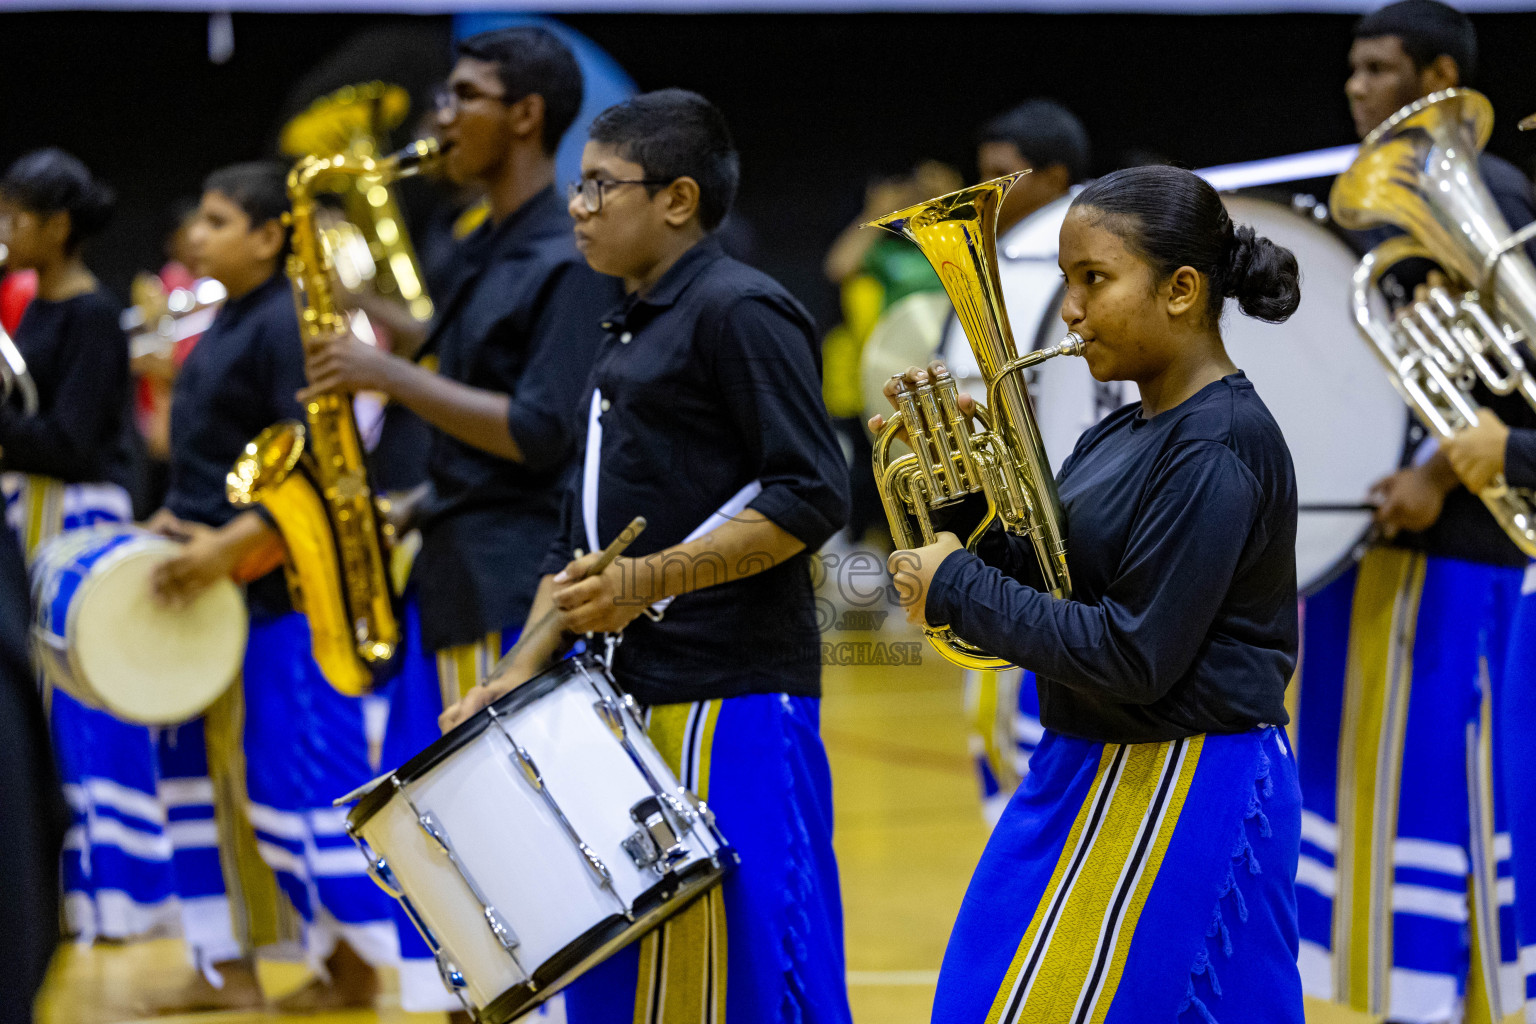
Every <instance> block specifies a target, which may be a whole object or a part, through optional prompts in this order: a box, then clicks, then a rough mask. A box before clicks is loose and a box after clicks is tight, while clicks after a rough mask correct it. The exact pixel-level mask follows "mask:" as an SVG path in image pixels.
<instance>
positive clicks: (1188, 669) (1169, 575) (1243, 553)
mask: <svg viewBox="0 0 1536 1024" xmlns="http://www.w3.org/2000/svg"><path fill="white" fill-rule="evenodd" d="M1060 490H1061V503H1062V508H1063V510H1064V511H1065V512H1066V517H1067V565H1068V568H1069V569H1070V570H1071V573H1072V588H1073V589H1072V598H1071V600H1065V601H1063V600H1057V599H1056V598H1053V597H1051V596H1050V595H1049V594H1046V593H1042V592H1041V591H1040V589H1038V586H1039V570H1038V568H1037V562H1036V559H1035V555H1034V551H1033V549H1032V548H1031V547H1030V545H1029V543H1028V542H1027V541H1024V540H1021V539H1020V538H1018V537H1012V536H1010V535H1007V534H1003V533H1002V532H1001V531H998V530H995V529H994V530H993V531H992V532H991V533H989V534H988V535H987V536H986V537H985V538H984V539H983V544H982V545H981V546H980V548H979V553H980V555H981V557H980V558H978V557H977V556H976V555H973V554H971V553H969V552H965V551H959V552H955V553H954V554H952V555H950V556H949V557H947V558H946V559H944V562H943V563H942V564H941V565H940V566H939V569H938V572H936V573H935V574H934V577H933V583H932V585H931V586H930V587H929V590H928V604H927V607H926V609H925V610H926V612H927V616H928V620H929V621H930V622H933V623H948V624H950V625H952V626H954V628H955V630H956V631H957V632H958V633H959V634H960V635H961V636H963V637H965V638H966V639H967V640H969V641H970V642H972V643H975V644H978V645H980V646H981V647H983V648H984V649H986V650H990V651H992V652H994V653H996V654H997V655H999V656H1000V657H1004V658H1007V659H1008V660H1009V661H1012V662H1013V663H1014V664H1016V665H1021V666H1023V667H1024V668H1028V669H1032V670H1033V671H1034V672H1035V673H1036V677H1037V680H1036V683H1037V688H1038V689H1039V692H1040V720H1041V722H1043V723H1044V724H1045V725H1046V727H1047V728H1050V729H1053V730H1055V731H1057V732H1060V733H1064V734H1066V735H1068V736H1077V737H1081V738H1083V739H1089V740H1096V741H1099V742H1104V743H1157V742H1162V741H1164V740H1170V739H1177V738H1178V737H1181V736H1193V735H1196V734H1198V733H1206V732H1212V733H1234V732H1243V731H1245V730H1247V729H1251V728H1253V727H1254V726H1256V725H1258V724H1260V723H1264V722H1268V723H1271V724H1274V725H1279V724H1283V723H1284V722H1285V721H1286V711H1285V686H1286V682H1287V681H1288V680H1289V679H1290V676H1291V672H1292V670H1293V669H1294V668H1295V667H1296V649H1297V632H1298V626H1297V612H1296V478H1295V473H1294V471H1293V469H1292V466H1291V456H1290V452H1289V451H1288V450H1287V448H1286V444H1285V437H1284V436H1283V435H1282V434H1281V433H1280V428H1279V426H1278V425H1277V424H1276V423H1275V420H1274V418H1273V417H1272V416H1271V415H1270V413H1269V410H1268V409H1267V408H1266V407H1265V405H1264V403H1263V402H1262V401H1260V399H1259V396H1258V394H1257V393H1256V392H1255V391H1254V389H1253V385H1252V384H1250V383H1249V382H1248V379H1247V378H1246V377H1245V376H1243V374H1242V373H1240V372H1239V373H1234V374H1232V375H1231V376H1228V377H1224V378H1222V379H1221V380H1218V381H1213V382H1212V383H1210V384H1207V385H1206V386H1205V387H1204V388H1202V389H1201V390H1200V391H1199V392H1197V393H1196V394H1195V395H1193V396H1192V397H1190V398H1188V399H1186V400H1185V401H1184V402H1182V403H1181V404H1179V405H1178V406H1176V407H1175V408H1172V409H1169V410H1167V411H1166V412H1163V413H1161V414H1159V415H1157V416H1154V417H1153V418H1151V419H1146V418H1145V417H1143V416H1142V415H1141V406H1140V403H1135V404H1131V405H1127V406H1123V407H1122V408H1120V409H1118V410H1116V411H1115V412H1112V413H1110V414H1109V415H1108V416H1106V417H1105V418H1104V419H1103V420H1101V421H1100V422H1099V423H1098V424H1097V425H1095V426H1093V427H1090V428H1089V429H1088V431H1087V432H1086V433H1084V434H1083V436H1082V437H1081V438H1080V439H1079V440H1078V442H1077V447H1076V448H1074V449H1073V451H1072V454H1071V456H1070V457H1068V459H1067V460H1066V462H1064V463H1062V467H1061V476H1060ZM1014 577H1016V578H1014Z"/></svg>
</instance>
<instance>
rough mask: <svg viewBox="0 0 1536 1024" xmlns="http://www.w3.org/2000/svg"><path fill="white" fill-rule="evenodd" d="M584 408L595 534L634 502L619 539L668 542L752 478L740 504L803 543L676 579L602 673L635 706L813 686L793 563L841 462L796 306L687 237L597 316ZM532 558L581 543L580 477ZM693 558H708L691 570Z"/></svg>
mask: <svg viewBox="0 0 1536 1024" xmlns="http://www.w3.org/2000/svg"><path fill="white" fill-rule="evenodd" d="M603 325H604V329H605V331H606V334H605V336H604V338H603V341H602V345H601V347H600V348H599V350H598V355H597V363H596V365H595V366H594V367H593V371H592V379H591V385H592V386H591V388H588V389H587V391H586V395H587V399H588V400H587V401H586V402H583V403H582V407H583V409H584V410H590V409H591V398H592V394H593V391H592V389H593V388H595V389H596V390H597V391H598V392H600V395H601V397H600V399H599V403H600V404H599V407H598V411H599V413H600V416H599V423H600V426H601V430H602V437H601V444H600V445H599V446H598V454H599V458H598V465H597V473H596V486H597V495H596V527H597V531H596V532H597V538H596V539H597V542H598V543H599V544H603V545H606V544H608V543H609V542H610V541H612V540H613V538H614V537H615V536H617V535H618V533H619V531H620V530H622V529H623V528H624V526H625V525H627V524H628V523H629V521H630V520H631V519H632V518H633V517H634V516H637V515H643V516H645V517H646V520H647V522H648V526H647V528H646V530H645V532H644V533H643V534H641V536H640V538H639V539H638V540H637V541H636V542H635V543H634V545H633V546H632V547H631V548H630V549H629V551H628V552H627V553H628V554H629V555H631V556H641V557H643V556H645V555H648V554H651V553H654V552H657V551H660V550H662V549H663V548H667V547H671V546H673V545H675V544H678V543H681V542H682V541H683V540H684V539H685V538H687V537H688V535H689V534H690V533H692V532H693V531H694V530H695V529H696V528H698V527H699V526H700V525H701V524H703V523H704V522H705V520H707V519H708V518H709V516H710V515H711V513H714V512H716V511H717V510H719V509H720V508H722V507H723V506H724V505H725V504H726V503H727V502H728V501H729V500H730V499H731V498H732V497H733V496H735V495H737V494H738V493H739V492H741V491H742V489H743V488H744V487H746V486H748V485H749V484H751V483H752V482H754V481H757V482H758V483H760V485H761V488H762V490H761V491H760V492H759V493H758V494H757V495H756V496H755V497H753V498H752V499H751V500H750V502H748V503H747V505H746V507H747V508H751V509H755V510H756V511H758V512H761V513H762V514H763V515H764V516H766V517H767V518H768V519H770V520H772V521H773V522H774V523H775V524H777V525H778V526H780V527H782V528H783V529H784V530H786V531H787V532H789V533H790V534H793V535H794V536H795V537H796V538H797V539H799V540H800V541H802V542H803V543H804V544H805V549H806V550H805V552H804V553H802V554H799V555H797V556H795V557H794V558H791V559H789V560H787V561H785V562H782V563H780V564H779V565H777V566H774V567H773V568H771V569H768V570H766V571H764V572H760V573H757V574H756V575H752V576H748V577H745V578H742V579H738V580H735V581H733V582H731V583H726V584H721V585H719V586H712V587H706V588H704V589H701V590H696V591H694V592H693V593H689V594H684V595H683V596H681V597H679V598H677V600H675V601H673V602H672V603H671V604H670V606H668V607H667V608H666V610H665V613H664V616H663V617H662V619H661V621H659V622H657V621H652V620H651V619H650V618H648V617H646V616H641V617H640V618H638V619H636V620H635V621H634V622H633V623H632V624H631V625H630V626H629V627H628V628H627V629H626V630H625V632H624V639H623V643H622V644H621V645H620V646H619V647H618V650H617V652H616V655H615V660H614V665H613V668H614V672H615V674H616V676H617V678H618V680H619V682H620V683H622V684H623V685H624V686H625V687H626V688H627V689H628V690H629V692H630V693H632V694H634V696H635V698H636V699H637V700H640V701H642V702H645V703H648V704H662V703H675V702H681V701H694V700H706V699H713V698H717V697H729V696H736V695H739V694H746V693H791V694H797V695H818V694H819V693H820V692H821V666H820V657H819V646H818V633H817V623H816V613H815V606H814V602H813V594H812V588H811V578H810V571H809V560H810V557H811V553H813V552H815V551H816V549H817V548H819V547H820V546H821V545H822V543H823V542H825V541H826V540H827V538H829V537H830V536H831V535H832V534H833V533H834V532H836V531H837V530H838V529H839V528H840V527H841V526H842V525H843V523H844V522H845V521H846V519H847V516H848V469H847V465H846V463H845V462H844V461H843V456H842V453H841V451H840V450H839V448H838V445H837V442H836V440H835V439H834V436H833V432H832V427H831V424H830V423H829V422H828V420H827V414H826V411H825V409H824V408H823V406H822V401H821V380H820V378H821V368H820V363H819V356H818V350H817V345H816V332H815V328H814V326H813V325H812V322H811V318H810V315H809V314H808V313H806V311H805V310H804V308H802V307H801V305H800V304H799V303H798V302H796V301H795V300H794V299H793V298H792V297H791V296H790V295H789V293H788V292H786V291H785V290H784V288H783V287H781V286H780V285H779V284H778V283H777V282H776V281H774V280H773V279H771V278H769V277H767V276H766V275H764V274H762V273H760V272H758V271H756V270H753V269H752V268H750V267H748V266H746V265H744V264H742V263H738V262H737V261H736V260H733V259H731V258H730V257H728V256H726V255H725V254H724V253H723V252H722V251H721V249H720V247H719V245H718V244H717V243H716V242H714V241H713V240H706V241H705V242H703V243H701V244H699V245H697V246H695V247H694V248H692V249H690V250H689V251H688V252H687V253H685V254H684V255H683V257H682V258H681V259H679V260H678V261H677V263H676V264H675V265H674V266H673V267H672V268H671V269H670V270H668V271H667V273H666V274H665V275H664V276H663V277H662V279H661V280H660V281H659V282H657V284H656V286H655V287H654V288H653V289H651V291H650V293H649V294H648V295H646V296H644V297H638V296H631V297H630V298H629V300H628V301H626V302H625V303H624V304H623V305H622V306H621V307H620V308H619V309H617V310H616V311H614V312H613V313H612V314H610V315H609V316H608V317H607V318H606V320H604V324H603ZM587 455H588V453H585V452H584V453H583V458H582V459H581V460H578V467H577V472H576V474H575V475H574V476H573V481H572V486H571V488H570V489H568V490H567V492H566V501H565V513H564V515H565V524H564V527H563V529H562V533H561V536H560V537H559V539H558V541H557V543H556V544H555V546H554V547H553V549H552V550H551V552H550V557H549V558H548V559H546V560H545V563H544V571H545V572H557V571H558V570H559V569H560V568H561V567H562V566H563V565H564V564H565V562H566V561H567V560H568V559H569V558H570V557H571V553H572V551H573V549H575V548H578V547H579V548H583V549H589V548H590V546H591V545H590V542H589V540H588V538H587V536H586V527H585V523H584V516H583V505H582V491H583V480H582V476H583V475H584V470H585V468H586V461H587ZM706 571H707V570H706Z"/></svg>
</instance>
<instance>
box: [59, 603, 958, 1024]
mask: <svg viewBox="0 0 1536 1024" xmlns="http://www.w3.org/2000/svg"><path fill="white" fill-rule="evenodd" d="M898 617H899V613H896V614H893V615H892V616H891V617H890V618H888V619H887V620H886V621H885V622H884V624H883V628H882V629H881V630H880V631H879V632H878V633H864V634H850V635H847V636H845V637H841V638H840V637H838V636H829V637H828V638H827V639H829V640H838V639H847V640H851V641H873V640H877V641H881V642H890V641H893V640H910V639H913V638H914V637H913V636H904V635H903V634H902V627H901V626H899V625H898V624H897V623H896V622H894V621H892V620H894V619H896V618H898ZM922 659H923V660H922V664H921V665H920V666H900V667H841V666H828V668H827V669H826V673H825V693H826V697H825V701H824V702H823V720H822V734H823V736H824V737H825V740H826V745H827V751H828V753H829V755H830V757H831V760H832V778H833V785H834V789H835V800H836V812H837V837H836V841H837V853H838V861H839V864H840V866H841V871H842V885H843V904H844V907H845V913H846V920H845V923H846V934H847V949H848V968H849V970H848V983H849V990H848V991H849V997H850V999H851V1001H852V1004H853V1016H854V1020H855V1022H856V1024H923V1022H926V1021H927V1020H928V1012H929V1008H930V1005H931V1003H932V1000H933V991H934V979H935V977H936V975H937V972H938V967H939V961H940V959H941V957H942V956H943V952H944V942H945V939H946V938H947V937H948V935H949V929H950V925H951V924H952V923H953V921H954V916H955V912H956V910H957V908H958V907H959V905H960V898H961V896H962V894H963V893H964V891H965V884H966V881H967V880H968V879H969V878H970V874H971V870H972V868H974V867H975V864H976V860H977V858H978V857H979V856H980V855H981V848H982V844H983V843H984V842H985V840H986V829H985V828H984V826H983V825H982V822H981V814H980V807H979V802H978V799H977V794H976V785H975V781H974V779H973V776H972V774H971V769H970V764H969V760H968V758H967V756H966V739H965V728H964V722H963V719H962V716H961V695H960V675H959V672H958V670H956V669H955V668H953V667H952V666H951V665H949V664H948V663H947V662H945V661H944V660H943V659H942V658H940V657H939V656H938V655H937V654H936V653H935V652H934V651H933V650H932V649H931V648H929V647H928V646H927V645H926V644H923V645H922ZM261 972H262V980H263V985H264V987H265V989H266V991H267V994H268V996H269V997H276V996H281V995H282V994H284V993H285V992H286V991H289V990H292V989H294V988H297V987H298V986H300V985H301V984H303V982H304V980H305V978H304V974H303V971H302V969H300V968H298V967H296V966H293V965H288V964H263V965H262V967H261ZM189 973H190V969H189V968H188V967H187V965H186V958H185V954H184V952H183V949H182V946H181V944H180V943H179V942H176V941H171V940H162V941H157V942H147V943H138V944H133V945H129V946H122V947H114V948H100V947H98V948H94V949H83V948H79V947H68V948H65V949H62V950H60V953H59V956H58V958H57V960H56V962H55V964H54V970H53V974H52V976H51V977H50V980H49V984H48V986H47V988H46V989H45V991H44V993H43V997H42V1001H41V1012H40V1017H39V1020H40V1024H121V1022H130V1021H138V1020H140V1019H142V1017H143V1014H144V1013H145V1009H144V1008H145V1007H146V1006H148V1005H152V1002H153V1001H154V999H155V995H156V994H157V993H159V992H163V991H166V990H170V989H174V988H175V987H177V986H178V985H180V984H181V983H182V982H184V981H185V980H186V978H187V977H188V975H189ZM387 986H388V981H387V980H386V987H387ZM380 1003H381V1004H382V1005H381V1008H380V1009H378V1010H376V1011H369V1012H352V1013H337V1014H328V1015H311V1016H303V1017H297V1016H283V1015H279V1014H276V1013H266V1014H264V1013H222V1014H202V1015H191V1016H184V1017H160V1018H156V1019H157V1020H159V1021H162V1022H167V1021H169V1022H175V1024H255V1022H276V1021H299V1020H303V1021H309V1022H312V1024H343V1022H345V1024H363V1022H375V1021H377V1022H381V1024H406V1022H409V1024H435V1022H437V1021H441V1020H442V1019H443V1018H442V1017H441V1016H439V1015H434V1014H407V1013H403V1012H401V1011H400V1010H398V1009H390V1006H391V1005H395V999H394V997H393V995H392V994H391V993H390V992H388V991H386V993H385V994H384V996H383V997H382V998H381V1000H380Z"/></svg>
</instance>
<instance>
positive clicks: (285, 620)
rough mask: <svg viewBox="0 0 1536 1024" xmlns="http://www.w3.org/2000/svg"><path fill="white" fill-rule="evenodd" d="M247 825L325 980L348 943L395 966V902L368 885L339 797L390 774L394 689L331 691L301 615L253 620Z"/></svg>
mask: <svg viewBox="0 0 1536 1024" xmlns="http://www.w3.org/2000/svg"><path fill="white" fill-rule="evenodd" d="M244 685H245V760H246V788H247V794H248V803H247V814H248V815H249V817H250V820H251V825H252V827H253V828H254V829H255V832H256V848H257V850H258V851H259V852H260V854H261V859H262V860H263V861H265V862H266V864H267V865H268V867H270V868H271V869H272V871H273V872H274V873H275V874H276V876H277V881H278V886H279V887H280V888H281V889H282V891H283V892H284V893H285V894H286V895H287V897H288V900H289V902H290V903H292V904H293V907H294V909H295V910H297V911H298V912H299V915H300V917H301V918H302V919H303V921H304V948H305V957H306V960H307V961H308V962H309V964H310V966H311V967H313V968H315V969H317V970H323V964H324V962H325V960H326V958H327V957H329V956H330V955H331V953H332V952H334V950H335V948H336V944H337V942H338V941H340V940H345V941H346V942H347V943H348V945H350V946H351V947H352V948H353V949H354V950H356V951H357V953H358V954H359V955H360V956H362V958H363V959H364V960H366V961H368V962H369V963H370V964H373V965H374V966H376V967H381V966H391V967H392V966H394V965H395V963H396V962H397V960H398V958H399V945H398V941H397V939H396V931H395V924H394V901H393V900H392V899H390V898H389V897H388V896H386V895H385V894H384V892H383V891H382V890H380V889H379V888H378V887H377V886H376V885H374V883H373V882H372V880H371V879H370V878H369V877H368V870H367V860H366V858H364V857H363V854H362V852H361V851H360V850H358V848H357V846H356V845H355V844H354V843H353V842H352V839H351V838H350V837H349V836H348V835H347V831H346V818H347V812H346V809H345V808H338V807H333V806H332V801H334V800H335V799H336V798H337V797H340V796H342V795H343V794H345V793H347V792H349V791H351V790H353V789H355V788H357V787H358V786H360V785H362V784H363V783H365V782H367V781H368V780H369V779H371V778H373V777H374V776H376V775H377V774H378V773H379V766H380V762H381V759H382V750H383V733H384V725H385V721H386V719H387V717H388V715H389V692H390V691H389V688H388V687H387V686H386V687H384V688H382V689H381V690H379V691H377V692H376V693H373V694H370V695H368V696H365V697H348V696H345V695H343V694H341V693H339V692H337V691H336V690H335V689H333V688H332V687H331V685H330V684H329V683H327V682H326V680H325V677H324V675H322V674H321V672H320V667H319V666H318V665H317V664H315V659H314V656H313V654H312V653H311V650H310V636H309V623H308V620H306V619H305V618H304V616H303V615H302V614H300V613H298V612H288V613H287V614H284V615H279V616H252V619H251V635H250V642H249V644H248V645H247V648H246V656H245V666H244Z"/></svg>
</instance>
